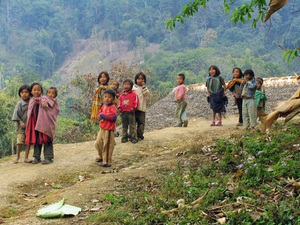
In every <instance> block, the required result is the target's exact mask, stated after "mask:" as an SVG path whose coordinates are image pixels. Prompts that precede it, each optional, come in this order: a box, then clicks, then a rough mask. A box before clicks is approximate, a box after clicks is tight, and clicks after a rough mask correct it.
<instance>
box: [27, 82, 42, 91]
mask: <svg viewBox="0 0 300 225" xmlns="http://www.w3.org/2000/svg"><path fill="white" fill-rule="evenodd" d="M35 85H39V86H40V87H41V94H44V91H43V87H42V85H41V84H40V83H38V82H34V83H33V84H31V86H30V94H31V91H32V88H33V87H34V86H35Z"/></svg>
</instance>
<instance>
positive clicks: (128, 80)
mask: <svg viewBox="0 0 300 225" xmlns="http://www.w3.org/2000/svg"><path fill="white" fill-rule="evenodd" d="M126 82H128V83H129V84H130V86H131V88H132V87H133V82H132V80H130V79H126V80H124V82H123V85H124V84H125V83H126Z"/></svg>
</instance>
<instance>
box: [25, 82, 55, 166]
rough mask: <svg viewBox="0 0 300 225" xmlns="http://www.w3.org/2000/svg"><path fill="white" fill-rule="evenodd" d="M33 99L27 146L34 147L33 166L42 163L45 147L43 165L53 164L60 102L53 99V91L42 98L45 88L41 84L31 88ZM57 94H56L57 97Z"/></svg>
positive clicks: (34, 84)
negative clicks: (54, 139) (42, 153)
mask: <svg viewBox="0 0 300 225" xmlns="http://www.w3.org/2000/svg"><path fill="white" fill-rule="evenodd" d="M30 90H31V91H30V92H31V94H32V96H33V97H32V98H31V99H30V101H29V105H28V114H27V131H26V140H25V143H26V144H27V145H34V152H33V157H34V160H33V161H32V164H37V163H40V162H41V151H42V146H43V145H44V160H43V161H42V163H43V164H49V163H52V162H53V158H54V154H53V138H54V134H55V130H56V120H57V115H58V113H59V111H60V108H59V105H58V102H57V100H56V99H54V98H52V97H51V96H52V94H51V93H52V91H51V90H53V89H50V88H49V89H48V91H47V96H42V94H43V87H42V85H41V84H40V83H33V84H32V85H31V87H30ZM50 95H51V96H50ZM56 95H57V92H56V94H55V97H56Z"/></svg>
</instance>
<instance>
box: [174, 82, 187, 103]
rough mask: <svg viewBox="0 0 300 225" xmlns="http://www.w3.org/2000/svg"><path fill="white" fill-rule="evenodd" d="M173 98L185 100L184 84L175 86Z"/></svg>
mask: <svg viewBox="0 0 300 225" xmlns="http://www.w3.org/2000/svg"><path fill="white" fill-rule="evenodd" d="M175 98H176V99H178V100H186V90H185V86H184V84H180V85H178V86H177V91H176V94H175Z"/></svg>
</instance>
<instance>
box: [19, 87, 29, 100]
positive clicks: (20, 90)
mask: <svg viewBox="0 0 300 225" xmlns="http://www.w3.org/2000/svg"><path fill="white" fill-rule="evenodd" d="M25 89H27V91H28V92H29V94H30V95H31V93H30V92H31V88H30V86H29V85H28V84H23V85H22V86H21V87H20V89H19V96H20V97H21V92H22V91H23V90H25Z"/></svg>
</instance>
